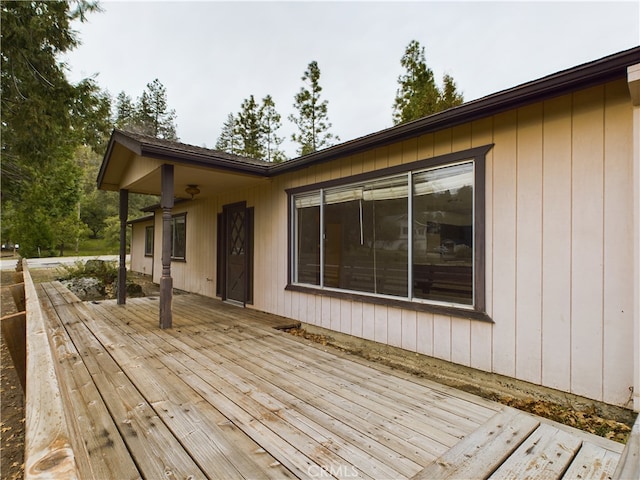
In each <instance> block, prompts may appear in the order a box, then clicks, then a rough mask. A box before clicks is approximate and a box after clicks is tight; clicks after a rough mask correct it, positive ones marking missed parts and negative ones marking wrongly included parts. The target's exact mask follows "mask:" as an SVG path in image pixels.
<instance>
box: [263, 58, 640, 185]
mask: <svg viewBox="0 0 640 480" xmlns="http://www.w3.org/2000/svg"><path fill="white" fill-rule="evenodd" d="M638 61H640V47H634V48H631V49H629V50H625V51H623V52H619V53H617V54H614V55H610V56H608V57H604V58H602V59H599V60H596V61H593V62H590V63H586V64H583V65H579V66H577V67H573V68H571V69H568V70H563V71H561V72H558V73H554V74H551V75H548V76H546V77H543V78H541V79H538V80H534V81H532V82H528V83H524V84H522V85H519V86H516V87H513V88H510V89H507V90H503V91H501V92H498V93H494V94H491V95H488V96H486V97H483V98H480V99H478V100H473V101H470V102H468V103H464V104H462V105H460V106H458V107H454V108H450V109H448V110H445V111H443V112H439V113H436V114H433V115H430V116H428V117H424V118H421V119H418V120H415V121H413V122H409V123H405V124H402V125H398V126H394V127H390V128H388V129H385V130H381V131H379V132H377V133H373V134H370V135H366V136H364V137H360V138H357V139H355V140H351V141H348V142H345V143H342V144H340V145H336V146H334V147H330V148H327V149H325V150H321V151H318V152H314V153H312V154H309V155H306V156H304V157H300V158H297V159H294V160H290V161H288V162H284V163H280V164H277V165H274V166H272V167H270V168H269V174H270V175H278V174H282V173H286V172H290V171H294V170H298V169H301V168H305V167H307V166H309V165H311V164H315V163H321V162H325V161H330V160H333V159H336V158H338V157H343V156H347V155H353V154H356V153H359V152H361V151H364V150H369V149H371V148H376V147H380V146H384V145H388V144H391V143H395V142H399V141H402V140H407V139H410V138H413V137H416V136H418V135H424V134H427V133H432V132H435V131H438V130H443V129H445V128H451V127H455V126H457V125H460V124H463V123H468V122H472V121H475V120H479V119H481V118H486V117H489V116H492V115H496V114H498V113H501V112H504V111H507V110H512V109H514V108H519V107H522V106H525V105H528V104H531V103H535V102H539V101H542V100H546V99H550V98H554V97H558V96H560V95H564V94H566V93H569V92H571V91H576V90H581V89H585V88H589V87H591V86H594V85H598V84H602V83H606V82H609V81H612V80H615V79H618V78H622V77H625V76H626V69H627V67H628V66H629V65H632V64H635V63H638Z"/></svg>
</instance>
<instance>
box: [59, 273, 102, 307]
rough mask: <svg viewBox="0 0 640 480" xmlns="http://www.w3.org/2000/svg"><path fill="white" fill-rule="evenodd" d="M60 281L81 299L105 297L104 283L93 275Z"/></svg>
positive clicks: (100, 298)
mask: <svg viewBox="0 0 640 480" xmlns="http://www.w3.org/2000/svg"><path fill="white" fill-rule="evenodd" d="M61 283H62V284H63V285H64V286H65V287H67V288H68V289H69V290H71V291H72V292H73V293H75V294H76V295H77V296H78V297H79V298H80V300H83V301H87V300H102V299H104V297H105V290H104V284H103V283H102V282H101V281H100V280H99V279H97V278H95V277H79V278H72V279H70V280H63V281H62V282H61Z"/></svg>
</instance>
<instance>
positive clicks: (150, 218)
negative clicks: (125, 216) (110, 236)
mask: <svg viewBox="0 0 640 480" xmlns="http://www.w3.org/2000/svg"><path fill="white" fill-rule="evenodd" d="M142 211H143V212H144V211H145V210H142ZM154 218H155V217H154V216H153V215H147V216H146V217H139V218H134V219H133V220H129V221H128V222H127V225H133V224H135V223H145V222H151V221H153V220H154Z"/></svg>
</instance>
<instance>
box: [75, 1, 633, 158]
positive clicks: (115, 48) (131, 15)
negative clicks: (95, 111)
mask: <svg viewBox="0 0 640 480" xmlns="http://www.w3.org/2000/svg"><path fill="white" fill-rule="evenodd" d="M101 5H102V8H103V10H104V11H103V12H102V13H94V14H90V16H89V19H88V22H87V23H84V24H75V26H74V28H75V29H76V30H77V31H78V32H79V37H80V40H81V42H82V45H81V46H80V47H78V48H77V49H76V50H75V51H73V52H72V53H71V54H70V55H68V56H67V57H66V59H65V61H66V62H67V63H68V66H69V68H70V72H69V77H70V79H71V80H72V81H77V80H79V79H81V78H84V77H88V76H94V75H95V76H96V80H97V82H98V84H99V85H100V86H101V88H103V89H105V90H108V91H109V93H110V94H111V95H112V96H113V97H115V96H116V95H117V94H118V93H119V92H120V91H125V92H126V93H127V94H128V95H130V96H131V97H132V98H133V99H134V100H135V99H136V98H138V97H139V96H140V95H141V94H142V92H143V90H144V89H145V86H146V84H147V83H150V82H151V81H153V80H154V79H155V78H158V79H159V80H160V81H161V82H162V83H163V84H164V86H165V87H166V89H167V97H168V101H169V105H170V107H171V108H173V109H175V111H176V114H177V126H178V136H179V137H180V140H181V141H183V142H185V143H190V144H193V145H199V146H208V147H211V148H213V147H214V146H215V143H216V140H217V138H218V136H219V134H220V130H221V128H222V124H223V122H224V121H225V120H226V118H227V115H228V114H229V113H237V112H238V111H239V110H240V104H241V103H242V101H243V100H244V99H245V98H247V97H249V95H251V94H253V95H254V96H255V97H256V99H262V98H263V97H264V96H266V95H267V94H270V95H271V96H272V97H273V99H274V100H275V103H276V109H277V110H278V111H279V112H280V114H281V115H282V123H283V128H282V129H281V130H280V135H281V136H285V137H286V140H285V143H284V144H283V147H284V150H285V152H286V153H287V154H288V155H289V156H295V145H293V144H292V143H291V142H290V141H289V137H290V136H291V133H292V132H293V127H292V125H291V123H290V122H289V121H288V120H287V117H288V115H289V114H290V113H292V112H293V111H294V110H293V97H294V95H295V94H296V93H297V92H298V91H299V90H300V88H301V87H302V81H301V76H302V74H303V73H304V71H305V69H306V68H307V65H308V64H309V62H311V61H313V60H315V61H317V62H318V65H319V67H320V71H321V77H320V84H321V86H322V87H323V91H322V96H323V98H324V99H326V100H328V101H329V110H328V113H329V120H330V121H331V123H332V124H333V128H332V132H333V133H334V134H337V135H339V136H340V138H341V140H343V141H346V140H351V139H353V138H357V137H360V136H362V135H367V134H370V133H373V132H376V131H378V130H382V129H384V128H387V127H389V126H391V125H392V121H391V115H392V108H391V107H392V105H393V100H394V96H395V92H396V89H397V79H398V76H399V75H401V74H402V73H403V69H402V67H401V66H400V58H401V57H402V55H403V53H404V49H405V47H406V46H407V44H408V43H409V42H410V41H411V40H413V39H415V40H418V41H419V42H420V44H421V45H422V46H424V47H425V49H426V59H427V65H428V66H429V67H430V68H431V69H432V70H433V71H434V73H435V76H436V79H437V80H438V82H439V81H440V80H441V79H442V76H443V75H444V74H445V73H448V74H449V75H451V76H453V78H454V80H455V81H456V83H457V85H458V89H459V90H460V91H462V93H463V94H464V98H465V101H468V100H473V99H476V98H480V97H483V96H485V95H489V94H491V93H495V92H498V91H500V90H504V89H506V88H510V87H514V86H516V85H519V84H521V83H525V82H528V81H530V80H535V79H537V78H540V77H543V76H545V75H548V74H550V73H555V72H557V71H560V70H563V69H566V68H570V67H573V66H576V65H579V64H582V63H585V62H588V61H591V60H595V59H598V58H601V57H603V56H606V55H609V54H612V53H616V52H619V51H621V50H625V49H627V48H631V47H634V46H637V45H639V44H640V2H639V1H638V0H636V1H631V2H577V1H572V2H566V3H560V2H549V3H546V2H453V1H448V2H429V1H419V2H418V1H414V2H346V1H342V2H269V1H263V2H251V3H250V2H237V1H236V2H214V1H201V2H186V1H174V2H163V1H144V2H131V1H124V2H122V1H119V2H113V1H102V2H101Z"/></svg>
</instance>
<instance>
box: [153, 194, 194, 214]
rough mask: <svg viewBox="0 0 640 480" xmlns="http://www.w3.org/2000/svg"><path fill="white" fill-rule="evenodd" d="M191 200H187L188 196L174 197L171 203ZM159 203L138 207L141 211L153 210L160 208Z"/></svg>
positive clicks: (175, 203)
mask: <svg viewBox="0 0 640 480" xmlns="http://www.w3.org/2000/svg"><path fill="white" fill-rule="evenodd" d="M190 201H191V200H189V199H188V198H174V199H173V204H174V206H175V205H178V204H180V203H184V202H190ZM160 208H162V207H161V205H160V204H159V203H154V204H153V205H147V206H146V207H142V208H141V209H140V211H141V212H145V213H148V212H155V211H156V210H160Z"/></svg>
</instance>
